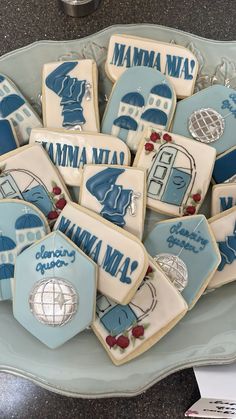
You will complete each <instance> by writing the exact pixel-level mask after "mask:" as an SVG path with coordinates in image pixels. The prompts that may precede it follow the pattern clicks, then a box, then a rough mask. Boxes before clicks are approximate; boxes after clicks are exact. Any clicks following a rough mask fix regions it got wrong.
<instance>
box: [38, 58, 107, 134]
mask: <svg viewBox="0 0 236 419" xmlns="http://www.w3.org/2000/svg"><path fill="white" fill-rule="evenodd" d="M97 78H98V76H97V66H96V63H95V61H93V60H80V61H64V62H62V61H58V62H55V63H49V64H45V65H44V67H43V87H42V95H43V101H42V103H43V122H44V126H45V127H48V128H65V129H80V130H83V131H94V132H98V131H99V113H98V93H97Z"/></svg>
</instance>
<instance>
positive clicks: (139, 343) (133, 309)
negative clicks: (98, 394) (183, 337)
mask: <svg viewBox="0 0 236 419" xmlns="http://www.w3.org/2000/svg"><path fill="white" fill-rule="evenodd" d="M186 311H187V304H186V303H185V301H184V299H183V298H182V297H181V295H180V294H179V292H178V291H177V290H176V288H175V287H174V286H173V285H172V284H171V283H170V281H169V280H168V279H167V277H166V276H165V275H164V273H163V271H162V270H161V269H160V268H159V267H158V265H157V264H155V263H154V262H153V260H151V259H150V265H149V268H148V271H147V273H146V275H145V278H144V280H143V281H142V283H141V285H140V287H139V288H138V290H137V292H136V294H135V295H134V297H133V298H132V300H131V301H130V303H129V304H127V305H120V304H116V303H114V301H112V300H110V299H108V298H107V297H105V296H104V295H101V294H98V296H97V309H96V312H97V315H96V320H95V322H94V323H93V324H92V329H93V331H94V333H95V334H96V335H97V337H98V339H99V340H100V342H101V344H102V345H103V346H104V348H105V350H106V351H107V353H108V355H109V356H110V358H111V360H112V362H113V363H114V364H115V365H121V364H124V363H126V362H128V361H130V360H131V359H134V358H136V357H137V356H139V355H141V354H142V353H143V352H145V351H147V350H148V349H150V348H151V347H152V346H153V345H154V344H155V343H156V342H158V341H159V340H160V339H161V338H162V337H163V336H164V335H166V334H167V333H168V332H169V331H170V330H171V329H172V328H173V327H174V326H175V325H176V324H177V323H178V321H179V320H180V319H181V318H182V317H183V316H184V314H185V313H186Z"/></svg>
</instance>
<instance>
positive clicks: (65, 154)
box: [30, 128, 130, 186]
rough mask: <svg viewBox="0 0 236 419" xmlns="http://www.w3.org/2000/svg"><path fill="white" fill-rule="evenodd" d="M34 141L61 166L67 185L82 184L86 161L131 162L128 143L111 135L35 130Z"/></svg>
mask: <svg viewBox="0 0 236 419" xmlns="http://www.w3.org/2000/svg"><path fill="white" fill-rule="evenodd" d="M30 143H32V144H33V143H39V144H41V145H42V146H43V148H44V149H45V150H46V151H47V153H48V155H49V157H50V159H51V161H52V162H53V163H54V164H55V166H56V167H57V168H58V169H59V171H60V173H61V175H62V176H63V179H64V181H65V183H66V184H68V185H71V186H79V185H80V182H81V175H82V171H83V167H84V165H85V164H109V165H114V164H119V165H129V164H130V151H129V149H128V147H127V146H126V144H125V143H124V142H123V141H121V140H120V139H118V138H115V137H113V136H111V135H104V134H96V133H94V134H93V133H87V132H86V133H85V132H78V131H71V132H69V131H68V132H66V131H64V130H63V131H62V130H53V131H51V130H48V129H43V128H42V129H34V130H32V132H31V135H30Z"/></svg>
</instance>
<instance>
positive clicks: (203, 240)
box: [144, 215, 221, 309]
mask: <svg viewBox="0 0 236 419" xmlns="http://www.w3.org/2000/svg"><path fill="white" fill-rule="evenodd" d="M144 244H145V247H146V249H147V251H148V252H149V253H150V254H151V256H153V257H154V259H155V260H156V261H157V262H158V263H159V265H160V266H161V268H162V269H163V271H164V272H165V273H166V275H167V276H168V277H169V279H170V280H171V281H172V282H173V283H174V285H175V286H176V287H177V288H178V289H179V291H180V292H181V293H182V295H183V297H184V299H185V301H186V302H187V304H188V306H189V309H191V308H192V307H193V306H194V305H195V303H196V302H197V300H198V299H199V298H200V297H201V295H202V293H203V292H204V290H205V288H206V287H207V285H208V283H209V281H210V280H211V278H212V277H213V275H214V273H215V272H216V269H217V267H218V265H219V264H220V261H221V257H220V253H219V249H218V246H217V243H216V240H215V238H214V236H213V234H212V231H211V229H210V227H209V224H208V222H207V220H206V218H205V216H204V215H193V216H192V217H181V218H177V219H171V220H166V221H163V222H160V223H157V224H156V225H155V227H154V228H153V230H152V231H151V233H150V234H149V235H148V236H147V238H146V240H145V243H144Z"/></svg>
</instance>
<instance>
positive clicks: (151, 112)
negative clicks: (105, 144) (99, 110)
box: [102, 67, 176, 151]
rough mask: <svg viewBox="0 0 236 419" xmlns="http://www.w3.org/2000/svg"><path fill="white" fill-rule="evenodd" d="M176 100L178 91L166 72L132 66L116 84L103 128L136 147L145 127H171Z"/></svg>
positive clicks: (134, 149)
mask: <svg viewBox="0 0 236 419" xmlns="http://www.w3.org/2000/svg"><path fill="white" fill-rule="evenodd" d="M175 104H176V95H175V91H174V89H173V87H172V85H171V84H170V82H169V81H168V80H167V79H166V77H165V76H164V75H163V74H161V73H160V72H159V71H157V70H154V69H153V68H147V67H132V68H129V69H128V70H126V71H125V72H124V73H123V74H122V75H121V76H120V78H119V79H118V80H117V82H116V83H115V84H114V87H113V90H112V93H111V96H110V98H109V101H108V104H107V107H106V110H105V114H104V117H103V122H102V132H103V133H105V134H112V135H115V136H116V137H119V138H121V139H122V140H123V141H124V142H125V143H126V144H127V145H128V146H129V148H130V149H131V150H132V151H136V150H137V147H138V144H139V141H140V138H141V136H142V132H143V130H144V129H145V128H147V127H150V126H152V127H153V128H154V129H158V128H159V129H166V130H167V129H168V128H169V126H170V123H171V120H172V117H173V114H174V110H175Z"/></svg>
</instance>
